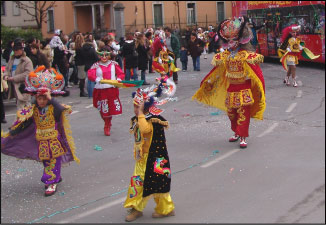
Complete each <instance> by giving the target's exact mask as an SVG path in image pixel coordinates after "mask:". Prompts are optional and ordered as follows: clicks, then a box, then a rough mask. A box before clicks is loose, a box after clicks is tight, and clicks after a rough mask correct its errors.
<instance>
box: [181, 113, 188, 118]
mask: <svg viewBox="0 0 326 225" xmlns="http://www.w3.org/2000/svg"><path fill="white" fill-rule="evenodd" d="M182 116H183V117H189V116H190V114H189V113H187V114H183V115H182Z"/></svg>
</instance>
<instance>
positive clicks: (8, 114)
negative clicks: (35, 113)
mask: <svg viewBox="0 0 326 225" xmlns="http://www.w3.org/2000/svg"><path fill="white" fill-rule="evenodd" d="M6 116H16V114H6Z"/></svg>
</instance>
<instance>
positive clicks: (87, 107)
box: [85, 104, 93, 109]
mask: <svg viewBox="0 0 326 225" xmlns="http://www.w3.org/2000/svg"><path fill="white" fill-rule="evenodd" d="M92 106H93V104H90V105H88V106H86V107H85V108H86V109H89V108H90V107H92Z"/></svg>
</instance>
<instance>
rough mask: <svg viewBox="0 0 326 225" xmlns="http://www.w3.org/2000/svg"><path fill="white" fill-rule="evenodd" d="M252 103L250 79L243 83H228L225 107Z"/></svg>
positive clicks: (237, 106)
mask: <svg viewBox="0 0 326 225" xmlns="http://www.w3.org/2000/svg"><path fill="white" fill-rule="evenodd" d="M253 103H254V98H253V97H252V92H251V80H246V82H245V83H243V84H230V86H229V88H228V89H227V96H226V99H225V106H226V107H227V108H240V107H241V106H246V105H252V104H253Z"/></svg>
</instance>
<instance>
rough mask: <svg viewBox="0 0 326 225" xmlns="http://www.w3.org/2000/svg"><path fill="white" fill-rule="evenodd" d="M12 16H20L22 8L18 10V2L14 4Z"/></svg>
mask: <svg viewBox="0 0 326 225" xmlns="http://www.w3.org/2000/svg"><path fill="white" fill-rule="evenodd" d="M12 15H13V16H20V8H18V6H17V3H16V2H12Z"/></svg>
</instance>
